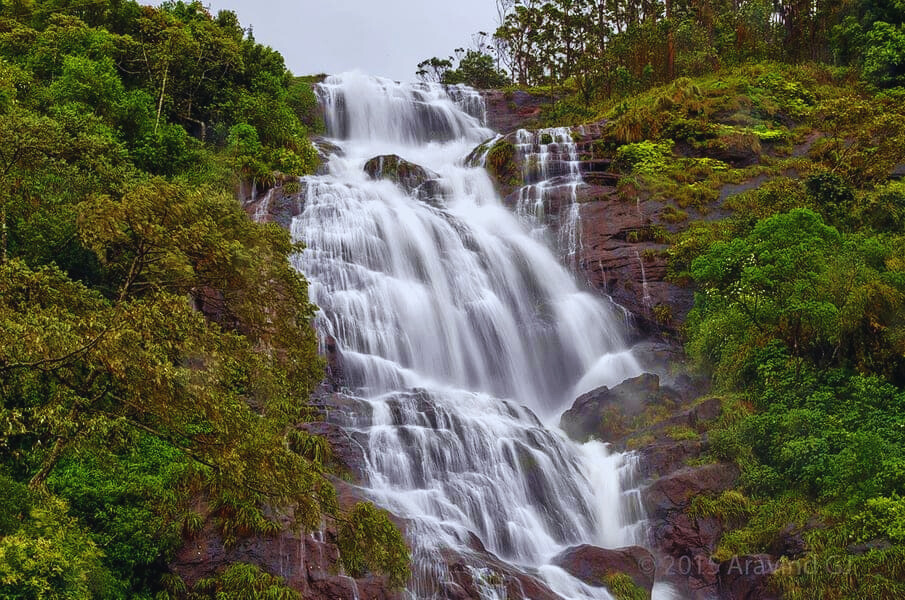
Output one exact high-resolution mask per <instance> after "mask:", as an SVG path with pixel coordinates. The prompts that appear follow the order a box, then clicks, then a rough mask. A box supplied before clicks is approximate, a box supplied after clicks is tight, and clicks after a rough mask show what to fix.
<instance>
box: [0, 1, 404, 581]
mask: <svg viewBox="0 0 905 600" xmlns="http://www.w3.org/2000/svg"><path fill="white" fill-rule="evenodd" d="M315 108H316V100H315V97H314V94H313V92H312V90H311V87H310V85H308V84H307V83H305V82H301V81H299V80H296V79H295V78H294V77H293V76H292V75H291V74H290V73H289V72H288V71H287V70H286V67H285V65H284V63H283V59H282V57H281V56H280V55H279V54H278V53H276V52H275V51H273V50H271V49H270V48H267V47H264V46H261V45H260V44H257V43H256V42H255V41H254V39H253V38H252V37H251V35H250V34H249V33H246V32H245V30H244V29H243V28H242V27H241V26H240V25H239V23H238V20H237V18H236V15H235V14H233V13H231V12H229V11H221V12H220V13H218V14H217V15H216V16H213V15H211V14H209V13H208V12H207V11H206V10H205V9H204V8H203V7H202V6H201V3H199V2H195V3H191V4H185V3H182V2H177V3H164V4H162V5H161V6H160V8H151V7H143V6H139V5H138V4H137V3H135V2H131V1H121V0H109V1H108V0H96V1H89V2H85V1H84V0H79V1H77V2H76V1H73V2H69V1H67V0H39V1H34V2H31V1H28V2H12V3H3V6H2V8H0V227H2V239H0V589H2V592H0V595H2V597H4V598H16V599H27V598H80V599H81V598H150V597H157V598H163V597H168V596H171V597H224V596H223V594H226V595H227V596H228V597H237V596H236V595H237V594H238V595H243V594H244V595H243V596H242V597H252V596H258V594H261V595H263V594H265V593H266V594H267V597H274V598H276V597H279V598H292V597H297V594H295V592H292V591H291V590H288V589H287V588H284V587H283V586H282V583H281V582H280V580H279V578H275V577H270V576H269V575H267V574H265V573H262V572H260V571H258V570H256V568H253V567H250V566H247V565H233V566H231V567H230V568H229V569H228V570H227V571H225V572H224V573H223V574H222V576H221V577H220V578H219V579H215V580H206V581H203V582H200V583H199V585H198V586H197V588H196V589H194V590H190V589H186V587H185V585H184V584H183V583H182V582H180V581H179V580H178V579H177V578H175V577H173V576H172V575H170V574H169V572H168V567H167V562H168V560H169V558H170V555H171V553H172V552H173V551H174V550H175V549H176V548H178V547H179V545H180V544H181V543H182V542H183V541H184V540H185V539H190V538H191V537H192V536H193V535H195V534H196V533H197V532H199V531H200V530H201V529H202V527H204V526H205V524H207V523H213V524H214V525H215V526H216V528H217V530H218V531H219V532H220V534H221V535H222V537H223V539H224V540H225V541H226V543H227V544H230V543H235V542H236V541H237V540H240V539H241V538H242V537H243V536H246V535H249V534H252V533H268V532H273V531H275V530H278V529H280V528H281V527H284V525H283V522H284V521H283V519H284V518H287V519H290V520H291V523H293V524H294V526H296V527H298V528H299V529H300V530H302V531H304V530H312V529H319V528H320V527H322V522H323V519H325V518H326V519H328V520H329V521H331V522H336V523H337V524H338V525H337V526H338V527H339V529H340V532H341V534H340V535H341V537H342V539H344V540H345V543H344V544H342V546H343V550H344V554H343V562H344V563H345V564H346V566H347V567H348V568H349V571H350V572H352V573H357V572H360V571H363V570H365V569H371V570H379V571H384V572H388V573H390V574H391V575H392V579H393V580H394V581H395V582H396V583H397V584H398V583H399V582H401V581H404V580H405V578H406V572H407V568H408V567H407V560H408V559H407V550H406V548H405V545H404V543H403V542H402V538H401V536H400V534H399V532H398V531H397V530H396V529H395V528H394V527H393V526H392V525H390V523H389V521H388V520H387V517H386V515H385V514H384V513H382V512H380V511H375V510H373V509H371V508H368V507H366V506H365V505H360V506H359V507H357V508H356V509H355V512H354V513H353V514H351V515H346V514H344V513H343V512H342V511H341V510H340V509H339V507H338V503H337V500H336V494H335V492H334V489H333V486H332V485H331V484H330V482H329V480H328V479H327V475H328V472H327V469H326V467H325V464H326V463H325V460H326V458H325V457H326V456H327V453H326V451H327V450H328V448H327V446H326V442H324V441H323V440H322V439H320V438H316V437H311V436H308V435H307V434H304V433H303V432H301V431H300V430H299V429H298V428H297V425H298V424H299V423H302V422H304V421H306V420H308V419H310V418H312V417H313V416H314V412H313V410H312V409H311V408H310V407H309V405H308V398H309V394H310V393H311V392H312V391H313V390H314V389H315V388H316V387H317V386H318V385H319V383H320V381H321V379H322V377H323V365H322V360H321V359H320V358H319V357H318V356H317V341H316V339H315V333H314V330H313V328H312V327H311V323H310V321H311V319H312V316H313V313H314V310H315V307H314V306H312V305H311V304H310V303H309V301H308V294H307V289H306V282H305V280H304V279H303V278H302V277H301V276H300V275H299V274H298V273H297V272H296V271H295V270H293V269H292V268H291V267H290V265H289V262H288V256H289V255H290V254H292V253H294V252H297V251H299V250H300V247H299V246H298V245H295V244H293V243H292V242H291V241H290V239H289V236H288V233H286V232H285V231H283V230H281V229H279V228H278V227H276V226H275V225H259V224H256V223H253V222H251V221H250V220H249V219H248V217H247V216H246V215H245V213H244V212H243V211H242V209H241V207H240V206H239V204H238V203H237V202H236V199H235V196H234V191H233V190H234V188H235V187H236V186H237V185H239V183H240V180H257V181H258V182H261V181H263V182H264V183H265V184H266V183H267V182H268V180H269V179H272V178H274V177H275V174H274V173H275V172H280V173H283V174H287V175H302V174H305V173H309V172H311V171H312V170H313V169H314V168H315V166H316V162H317V156H316V153H315V152H314V150H313V147H312V145H311V143H310V141H309V139H308V132H309V131H311V130H314V129H317V128H318V127H319V124H318V122H317V117H316V111H315ZM249 594H251V595H249Z"/></svg>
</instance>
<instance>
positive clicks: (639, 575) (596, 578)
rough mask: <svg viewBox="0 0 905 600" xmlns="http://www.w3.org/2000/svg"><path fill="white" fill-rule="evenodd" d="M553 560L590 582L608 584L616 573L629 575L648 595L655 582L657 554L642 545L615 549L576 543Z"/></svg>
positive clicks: (591, 583) (598, 584)
mask: <svg viewBox="0 0 905 600" xmlns="http://www.w3.org/2000/svg"><path fill="white" fill-rule="evenodd" d="M551 563H552V564H554V565H556V566H558V567H559V568H561V569H562V570H564V571H566V572H567V573H569V574H570V575H572V576H573V577H576V578H578V579H580V580H581V581H583V582H585V583H587V584H588V585H593V586H606V585H607V580H608V578H610V577H612V576H613V575H619V574H623V575H628V576H629V577H631V579H632V581H633V582H634V583H635V585H636V586H638V587H639V588H640V589H642V590H644V591H645V592H646V594H647V597H648V598H649V597H650V594H651V590H652V589H653V586H654V575H655V570H656V569H655V562H654V557H653V555H652V554H651V553H650V552H648V551H647V550H645V549H644V548H641V547H640V546H629V547H627V548H616V549H614V550H608V549H604V548H598V547H596V546H589V545H587V544H585V545H581V546H573V547H572V548H568V549H567V550H565V551H563V552H562V553H560V554H559V555H557V556H556V557H555V558H554V559H553V560H552V561H551Z"/></svg>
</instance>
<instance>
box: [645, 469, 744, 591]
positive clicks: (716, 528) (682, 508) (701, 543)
mask: <svg viewBox="0 0 905 600" xmlns="http://www.w3.org/2000/svg"><path fill="white" fill-rule="evenodd" d="M738 476H739V472H738V468H737V467H736V466H735V465H731V464H712V465H706V466H703V467H685V468H682V469H679V470H678V471H675V472H674V473H672V474H670V475H666V476H664V477H660V478H659V479H657V480H655V481H654V482H653V483H652V484H651V485H650V486H648V487H647V488H645V489H644V490H643V491H642V499H643V500H644V503H645V505H646V507H647V511H648V515H650V522H651V529H650V539H651V542H652V544H653V547H654V548H655V549H656V551H658V552H661V553H663V554H664V555H665V556H666V558H667V561H666V564H667V567H668V568H667V570H666V573H665V575H667V576H673V577H674V578H678V581H677V584H678V585H679V587H680V588H681V589H682V590H683V592H684V593H685V595H686V597H690V598H695V599H697V598H709V597H712V596H713V595H714V594H715V593H716V591H717V584H718V574H719V565H718V564H717V563H715V562H714V561H713V560H712V559H711V555H712V554H713V552H714V550H715V549H716V546H717V543H718V542H719V539H720V536H721V535H722V533H723V525H722V523H721V522H720V520H719V519H717V518H716V517H694V516H692V515H690V514H689V511H688V509H689V507H690V505H691V501H692V499H693V498H694V497H696V496H700V495H705V494H706V495H716V494H719V493H721V492H723V491H726V490H728V489H732V488H733V487H734V486H735V484H736V482H737V481H738Z"/></svg>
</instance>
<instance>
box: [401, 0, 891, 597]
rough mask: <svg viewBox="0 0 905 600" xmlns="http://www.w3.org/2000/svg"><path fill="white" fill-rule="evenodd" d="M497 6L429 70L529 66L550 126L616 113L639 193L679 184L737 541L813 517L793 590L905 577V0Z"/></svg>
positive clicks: (512, 76) (672, 242)
mask: <svg viewBox="0 0 905 600" xmlns="http://www.w3.org/2000/svg"><path fill="white" fill-rule="evenodd" d="M497 7H498V9H499V21H498V23H497V25H498V28H497V29H496V31H495V32H494V33H493V34H492V35H491V34H487V33H479V34H476V35H475V36H474V39H473V44H472V47H471V48H470V49H468V50H465V49H459V50H457V52H456V56H451V57H449V58H447V59H440V58H436V57H435V58H433V59H429V60H426V61H423V62H422V63H421V64H419V66H418V73H417V74H418V75H419V76H420V77H421V78H422V79H427V80H439V81H445V82H449V83H458V82H467V83H471V84H474V85H479V86H480V85H482V84H485V83H487V82H494V83H493V84H494V85H500V83H499V82H500V81H502V82H503V84H504V85H509V86H521V87H522V88H524V87H525V86H529V89H531V91H533V92H534V93H535V94H538V95H548V96H550V98H551V103H550V105H548V106H547V107H546V108H545V110H544V112H543V114H542V115H541V120H540V122H541V123H543V124H546V125H551V126H552V125H564V124H574V125H578V124H581V123H585V122H592V121H596V122H599V123H602V124H605V127H604V128H603V129H602V131H603V132H604V133H603V139H602V140H601V141H600V142H599V146H600V148H599V150H600V152H601V154H603V155H608V156H611V157H613V159H614V161H615V162H614V164H615V165H616V166H617V167H618V168H620V172H621V179H620V183H619V190H620V193H623V194H628V195H630V196H631V197H638V198H639V199H651V198H653V199H655V200H657V201H660V202H663V203H665V204H666V208H665V209H664V211H665V212H664V213H663V214H664V215H665V216H664V219H663V221H664V222H665V223H666V224H667V225H669V226H670V227H672V228H673V229H674V230H678V231H677V232H675V233H668V232H666V231H665V230H664V229H662V228H661V229H657V231H654V232H653V235H655V236H656V237H657V238H658V241H661V242H664V243H665V245H666V246H668V248H667V249H666V250H665V253H666V254H667V256H668V260H669V268H670V272H671V275H670V277H671V279H672V281H673V282H676V283H678V284H680V285H684V286H692V287H694V289H695V290H696V293H695V303H694V308H693V309H692V311H691V313H690V314H689V315H688V319H687V321H686V322H685V324H684V327H683V328H682V330H681V336H682V341H683V342H684V343H685V344H686V351H687V355H688V360H689V366H688V367H687V368H692V369H695V370H697V372H699V373H703V374H705V375H706V376H707V377H708V378H709V379H712V381H713V386H714V388H713V393H714V394H715V395H716V396H717V397H719V398H720V400H721V403H722V406H723V411H724V416H723V417H722V419H721V420H720V422H719V423H718V424H717V425H716V426H715V427H714V428H713V429H712V430H710V431H709V432H708V436H709V448H710V450H709V452H710V454H709V460H722V461H730V462H734V463H735V464H737V465H738V466H739V468H740V471H741V479H740V486H739V488H738V489H736V490H731V491H728V492H725V493H723V494H722V495H720V496H718V497H714V498H700V499H699V500H698V501H696V503H695V505H694V506H695V510H696V511H697V513H696V514H697V515H699V516H700V515H716V516H718V517H720V518H721V520H722V521H723V522H724V524H725V525H726V526H727V527H729V529H730V531H729V532H728V533H727V534H726V535H724V536H723V537H722V539H721V541H720V546H719V548H718V549H717V552H716V556H717V560H725V559H727V558H729V557H731V556H738V555H743V554H756V553H758V552H766V551H767V550H768V547H769V544H770V543H771V540H773V539H775V536H776V535H777V533H778V532H779V531H781V530H782V528H783V527H786V528H792V529H794V528H798V529H797V531H805V532H806V533H805V535H804V537H805V541H806V544H807V545H808V547H809V550H810V553H809V554H807V555H806V557H805V558H800V559H799V560H794V559H791V560H789V559H785V558H784V559H783V561H785V562H782V563H781V566H782V568H781V569H780V570H779V571H778V572H777V574H775V575H774V576H773V578H772V585H773V587H774V588H775V590H776V591H777V593H782V595H783V597H787V598H802V599H806V598H899V597H903V596H905V587H903V581H905V535H903V534H905V530H903V524H905V445H903V441H905V262H903V257H905V183H903V181H902V179H901V176H902V166H903V163H905V109H903V107H905V87H903V85H905V6H903V4H902V3H901V2H895V1H887V0H879V1H876V0H850V1H843V2H814V1H808V2H799V1H795V0H792V1H780V0H751V1H747V0H741V1H739V0H734V1H731V2H730V1H721V0H695V1H690V2H681V1H677V0H672V1H669V0H666V1H663V2H658V1H650V2H635V1H621V0H616V1H605V2H604V1H601V2H591V1H583V0H555V1H547V2H542V1H534V0H525V1H516V2H511V1H506V0H501V1H498V2H497ZM532 88H533V89H532ZM508 89H510V90H513V89H515V87H509V88H508ZM501 154H502V153H501ZM492 158H493V152H492V151H491V165H490V166H491V168H493V167H494V164H493V161H492ZM750 181H755V182H763V183H762V184H759V183H755V184H752V185H748V186H747V187H749V188H752V189H750V191H747V192H746V193H742V194H739V195H737V196H735V197H733V198H730V199H729V200H728V201H726V202H725V204H721V203H722V198H724V197H725V196H722V197H721V190H722V189H723V188H724V187H725V186H726V185H729V184H746V182H750ZM639 201H640V200H639ZM716 208H719V209H720V210H723V211H725V210H727V209H728V210H729V211H730V216H729V217H727V218H722V217H710V216H707V213H708V211H712V210H714V209H716ZM693 212H694V213H697V214H699V215H704V218H701V219H699V220H694V219H693V218H691V217H690V216H689V213H693ZM659 308H662V314H660V315H658V316H659V317H662V319H663V321H664V322H667V321H668V320H669V319H670V313H669V310H670V307H669V306H667V305H663V306H661V307H659ZM689 435H691V436H695V434H694V433H693V432H689ZM808 561H812V562H811V563H808ZM808 564H819V565H821V566H820V568H811V569H809V568H807V565H808Z"/></svg>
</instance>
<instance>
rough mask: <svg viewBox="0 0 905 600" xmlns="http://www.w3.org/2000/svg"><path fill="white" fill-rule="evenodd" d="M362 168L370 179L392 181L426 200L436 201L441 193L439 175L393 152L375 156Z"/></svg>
mask: <svg viewBox="0 0 905 600" xmlns="http://www.w3.org/2000/svg"><path fill="white" fill-rule="evenodd" d="M364 170H365V173H367V174H368V175H369V176H370V177H371V179H386V180H388V181H392V182H393V183H395V184H397V185H399V186H400V187H402V188H403V189H404V190H406V191H407V192H409V193H410V194H414V195H416V196H417V197H418V198H420V199H422V200H424V201H426V202H431V203H436V202H438V201H439V200H440V199H441V197H442V195H443V190H442V188H441V186H440V182H439V181H438V177H439V175H437V174H436V173H434V172H432V171H429V170H427V169H425V168H424V167H422V166H420V165H416V164H415V163H412V162H409V161H407V160H405V159H404V158H402V157H400V156H397V155H395V154H384V155H382V156H375V157H374V158H372V159H370V160H368V162H366V163H365V166H364Z"/></svg>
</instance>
